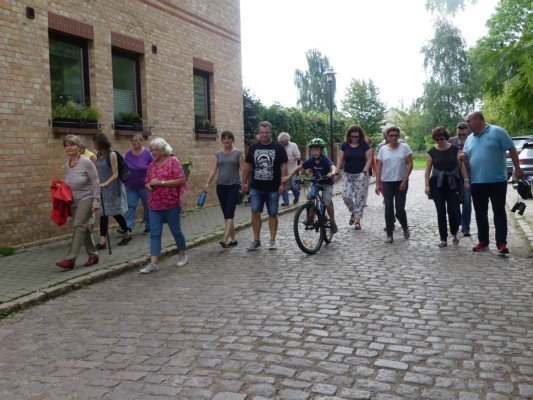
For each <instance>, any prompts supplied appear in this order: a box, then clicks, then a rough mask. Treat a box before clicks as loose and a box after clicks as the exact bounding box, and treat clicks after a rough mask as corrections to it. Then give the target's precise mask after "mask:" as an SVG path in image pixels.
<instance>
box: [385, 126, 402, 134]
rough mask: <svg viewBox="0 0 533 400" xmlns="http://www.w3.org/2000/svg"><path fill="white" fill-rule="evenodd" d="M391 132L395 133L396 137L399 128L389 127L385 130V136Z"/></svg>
mask: <svg viewBox="0 0 533 400" xmlns="http://www.w3.org/2000/svg"><path fill="white" fill-rule="evenodd" d="M391 132H397V133H398V135H399V134H400V128H398V127H397V126H390V127H388V128H387V135H388V134H389V133H391Z"/></svg>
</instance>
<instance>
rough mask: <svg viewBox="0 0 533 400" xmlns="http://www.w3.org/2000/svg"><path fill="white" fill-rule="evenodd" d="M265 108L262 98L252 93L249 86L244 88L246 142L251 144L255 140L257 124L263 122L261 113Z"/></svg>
mask: <svg viewBox="0 0 533 400" xmlns="http://www.w3.org/2000/svg"><path fill="white" fill-rule="evenodd" d="M262 109H264V106H263V104H262V103H261V100H259V99H258V98H257V97H255V95H254V94H252V93H250V89H249V88H244V90H243V119H244V143H245V144H246V145H250V144H251V143H253V142H254V138H255V132H256V130H257V125H258V124H259V122H261V119H260V114H261V110H262Z"/></svg>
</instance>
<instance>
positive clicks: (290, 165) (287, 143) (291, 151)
mask: <svg viewBox="0 0 533 400" xmlns="http://www.w3.org/2000/svg"><path fill="white" fill-rule="evenodd" d="M278 141H279V142H280V143H281V144H282V145H283V147H285V151H286V152H287V158H288V159H289V161H288V162H287V171H288V172H289V174H290V173H291V172H292V171H293V170H294V169H295V168H296V167H297V166H298V160H299V159H300V150H299V149H298V146H297V145H296V143H294V142H291V136H290V135H289V134H288V133H287V132H281V133H280V134H279V135H278ZM296 178H297V175H293V176H291V179H290V180H289V186H290V187H291V190H292V194H293V195H294V200H293V204H296V203H298V201H299V200H300V188H299V187H298V184H297V183H296ZM281 205H282V206H288V205H289V191H288V190H286V191H285V193H283V203H281Z"/></svg>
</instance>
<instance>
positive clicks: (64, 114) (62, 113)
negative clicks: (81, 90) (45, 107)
mask: <svg viewBox="0 0 533 400" xmlns="http://www.w3.org/2000/svg"><path fill="white" fill-rule="evenodd" d="M80 115H81V107H80V105H79V104H78V103H76V102H75V101H72V100H69V101H67V102H66V103H65V104H60V105H58V106H57V107H56V108H54V110H53V111H52V118H53V119H58V118H71V119H78V118H80Z"/></svg>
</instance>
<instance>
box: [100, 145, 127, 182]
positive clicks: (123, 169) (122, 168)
mask: <svg viewBox="0 0 533 400" xmlns="http://www.w3.org/2000/svg"><path fill="white" fill-rule="evenodd" d="M112 151H114V152H115V154H116V155H117V164H118V178H119V179H120V180H121V181H122V182H126V181H127V180H128V178H129V177H130V169H129V168H128V165H127V164H126V160H124V157H122V154H120V153H119V152H118V151H116V150H114V149H113V148H112V147H111V148H109V151H108V152H107V154H106V156H105V161H106V163H107V166H108V167H109V168H111V160H110V158H109V157H110V154H111V152H112Z"/></svg>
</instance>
